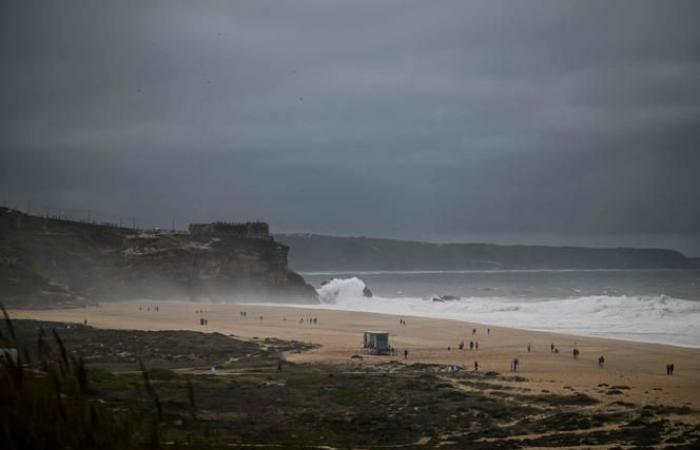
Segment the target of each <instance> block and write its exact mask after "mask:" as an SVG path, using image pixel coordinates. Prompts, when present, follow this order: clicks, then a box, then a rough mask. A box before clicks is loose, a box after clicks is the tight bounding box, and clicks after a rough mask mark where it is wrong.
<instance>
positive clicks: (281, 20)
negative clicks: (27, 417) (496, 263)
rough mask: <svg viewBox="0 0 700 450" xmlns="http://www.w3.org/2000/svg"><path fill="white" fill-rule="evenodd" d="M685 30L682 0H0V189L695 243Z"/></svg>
mask: <svg viewBox="0 0 700 450" xmlns="http://www.w3.org/2000/svg"><path fill="white" fill-rule="evenodd" d="M698 23H700V2H698V1H697V0H689V1H636V0H635V1H607V0H606V1H563V0H554V1H507V2H506V1H504V2H501V1H493V0H489V1H483V2H477V1H470V2H466V1H454V2H449V1H440V2H426V1H376V0H368V1H358V0H353V1H344V2H333V1H328V0H317V1H304V0H294V1H287V2H281V1H274V2H273V1H263V0H254V1H253V0H251V1H247V2H233V1H220V2H209V1H201V0H200V1H196V2H193V1H182V2H177V1H173V0H168V1H164V2H147V1H141V0H140V1H133V2H132V1H125V0H119V1H111V2H94V1H78V2H76V1H66V0H64V1H61V2H53V1H38V2H37V1H29V0H22V1H10V0H2V1H0V67H1V70H0V195H2V196H4V198H5V199H7V202H8V203H10V204H13V202H14V204H18V205H20V206H22V207H23V208H24V207H25V206H26V205H27V202H28V201H31V204H32V205H33V207H34V209H35V210H38V209H40V208H42V207H43V205H48V206H54V207H62V208H73V209H88V208H90V209H92V210H93V211H98V212H100V213H109V214H113V215H114V217H117V216H123V217H127V216H136V217H137V218H138V219H137V220H138V221H139V224H150V225H156V224H157V225H161V226H169V225H170V224H171V222H172V221H173V220H175V221H176V224H177V225H178V226H180V227H182V226H184V225H185V224H186V223H187V222H190V221H203V220H214V219H225V220H249V219H261V220H265V221H268V222H270V223H271V224H272V227H273V230H275V231H308V232H318V233H334V234H353V235H372V236H386V237H399V238H425V239H432V240H489V239H492V240H500V241H502V242H541V243H557V244H562V243H569V242H570V243H573V244H604V245H615V244H616V243H618V242H619V243H621V244H634V245H668V246H673V247H675V248H680V249H682V250H684V251H686V252H687V253H689V254H700V239H699V238H698V237H699V236H700V207H699V206H698V205H700V149H699V148H698V147H699V145H700V26H698ZM93 214H94V213H93ZM601 239H602V240H601Z"/></svg>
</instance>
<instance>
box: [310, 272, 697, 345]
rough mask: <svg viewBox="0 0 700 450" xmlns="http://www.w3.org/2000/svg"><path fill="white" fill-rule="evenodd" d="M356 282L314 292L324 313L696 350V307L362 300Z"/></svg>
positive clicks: (595, 301) (647, 300) (634, 301)
mask: <svg viewBox="0 0 700 450" xmlns="http://www.w3.org/2000/svg"><path fill="white" fill-rule="evenodd" d="M364 287H365V283H364V282H363V281H362V280H360V279H359V278H356V277H353V278H346V279H333V280H331V281H330V282H328V283H327V284H325V285H324V286H322V287H321V288H319V289H318V294H319V299H320V302H321V307H322V308H327V309H337V310H346V311H365V312H375V313H385V314H398V315H403V316H419V317H432V318H442V319H454V320H464V321H470V322H478V323H483V324H488V325H497V326H505V327H512V328H522V329H527V330H538V331H551V332H560V333H570V334H577V335H582V336H600V337H610V338H616V339H625V340H632V341H640V342H655V343H664V344H672V345H681V346H687V347H700V302H697V301H689V300H681V299H677V298H671V297H666V296H648V297H642V296H606V295H599V296H587V297H570V298H554V299H553V298H540V299H537V298H534V299H532V298H529V299H522V298H506V297H490V298H484V297H472V298H462V299H460V300H456V301H446V302H433V301H431V300H430V299H423V298H415V297H403V298H386V297H377V296H375V297H374V298H366V297H364V296H363V295H362V291H363V289H364Z"/></svg>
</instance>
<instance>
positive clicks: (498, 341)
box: [10, 301, 700, 409]
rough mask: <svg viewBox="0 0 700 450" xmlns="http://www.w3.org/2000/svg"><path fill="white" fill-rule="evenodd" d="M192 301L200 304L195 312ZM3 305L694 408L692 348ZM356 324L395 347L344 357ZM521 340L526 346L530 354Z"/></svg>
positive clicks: (271, 318) (294, 313)
mask: <svg viewBox="0 0 700 450" xmlns="http://www.w3.org/2000/svg"><path fill="white" fill-rule="evenodd" d="M156 304H157V305H158V306H159V311H157V312H156V311H155V307H154V306H155V305H156ZM139 306H141V307H142V310H141V311H139ZM149 308H150V311H149V310H148V309H149ZM195 310H205V311H206V312H205V313H203V314H196V313H195ZM241 311H246V312H247V317H245V318H244V317H241V314H240V313H241ZM10 314H11V316H12V317H13V318H32V319H38V320H50V321H65V322H83V321H84V320H87V321H88V325H92V326H95V327H100V328H117V329H141V330H166V329H173V330H196V331H205V332H213V331H217V332H220V333H225V334H233V335H236V336H239V337H243V338H249V339H252V338H265V337H274V338H280V339H294V340H300V341H307V342H313V343H317V344H320V345H321V347H320V348H319V349H317V350H314V351H311V352H307V353H303V354H295V355H289V356H288V359H290V360H293V361H296V362H328V363H347V364H357V363H361V364H368V363H373V362H387V361H390V360H392V359H395V360H403V350H404V349H408V352H409V354H408V362H426V363H442V364H455V365H463V366H464V367H465V368H467V369H468V370H472V369H473V365H474V361H475V360H476V361H478V362H479V367H480V370H482V371H497V372H501V373H503V372H508V371H509V370H510V362H511V361H512V360H513V359H514V358H518V359H519V361H520V365H521V368H520V370H519V371H518V374H519V375H521V376H524V377H527V378H528V379H529V380H530V382H529V387H530V388H532V389H546V390H549V391H551V392H570V391H572V390H575V391H577V392H585V393H587V394H590V395H593V396H596V397H598V398H602V399H605V400H607V401H613V400H623V401H631V402H638V403H642V404H657V403H661V404H671V405H689V406H692V407H693V408H697V409H700V349H688V348H680V347H672V346H667V345H656V344H642V343H634V342H625V341H617V340H610V339H599V338H586V337H577V336H569V335H559V334H552V333H540V332H532V331H522V330H516V329H509V328H500V327H491V333H490V335H488V334H487V327H486V326H484V325H479V324H470V323H465V322H459V321H451V320H439V319H423V318H415V317H408V318H406V321H407V325H406V326H402V325H399V316H391V315H382V314H370V313H358V312H339V311H328V310H316V309H300V308H292V307H286V306H257V305H233V304H226V305H223V304H204V303H187V302H157V303H156V302H152V301H142V302H123V303H109V304H104V305H101V306H100V307H88V308H83V309H59V310H39V311H28V310H16V311H11V312H10ZM200 317H203V318H207V319H208V325H207V326H201V325H200V324H199V319H200ZM261 317H262V319H261ZM308 317H315V318H317V319H318V323H317V324H316V325H312V324H308V323H306V321H304V323H303V324H302V323H300V320H301V319H303V318H308ZM473 328H476V330H477V333H476V335H472V329H473ZM363 330H386V331H389V332H390V333H391V338H390V339H391V343H392V345H393V346H394V347H396V348H398V349H399V352H398V353H397V354H396V356H394V357H391V356H370V357H367V356H364V357H363V359H362V360H361V361H360V362H358V360H352V359H351V358H350V357H351V356H352V355H354V354H358V353H359V352H360V344H361V332H362V331H363ZM462 340H464V341H465V343H466V344H467V347H468V344H469V341H470V340H473V341H478V342H479V350H478V351H469V350H464V351H460V350H458V349H457V347H458V345H459V343H460V341H462ZM528 344H530V345H531V349H532V351H531V352H530V353H528V351H527V345H528ZM551 344H554V345H555V346H557V347H558V348H559V350H560V353H559V354H553V353H551V351H550V345H551ZM448 347H451V350H448ZM574 347H576V348H578V349H579V350H580V352H581V356H580V358H579V359H578V360H574V359H573V357H572V350H573V348H574ZM600 355H603V356H605V359H606V363H605V367H604V368H602V369H601V368H599V367H598V366H597V360H598V357H599V356H600ZM670 362H672V363H674V364H675V368H676V373H675V375H674V376H666V373H665V366H666V364H667V363H670ZM600 384H607V385H608V386H611V387H612V386H622V387H623V388H620V389H617V390H618V391H619V392H620V393H619V394H617V395H609V394H608V393H607V391H608V390H609V389H608V388H607V387H605V386H599V385H600Z"/></svg>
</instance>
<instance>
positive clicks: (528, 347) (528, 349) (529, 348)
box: [527, 344, 531, 353]
mask: <svg viewBox="0 0 700 450" xmlns="http://www.w3.org/2000/svg"><path fill="white" fill-rule="evenodd" d="M530 350H531V347H530V344H527V352H528V353H530Z"/></svg>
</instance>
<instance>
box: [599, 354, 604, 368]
mask: <svg viewBox="0 0 700 450" xmlns="http://www.w3.org/2000/svg"><path fill="white" fill-rule="evenodd" d="M604 365H605V358H604V357H603V356H601V357H600V358H598V367H600V368H601V369H602V368H603V366H604Z"/></svg>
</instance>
